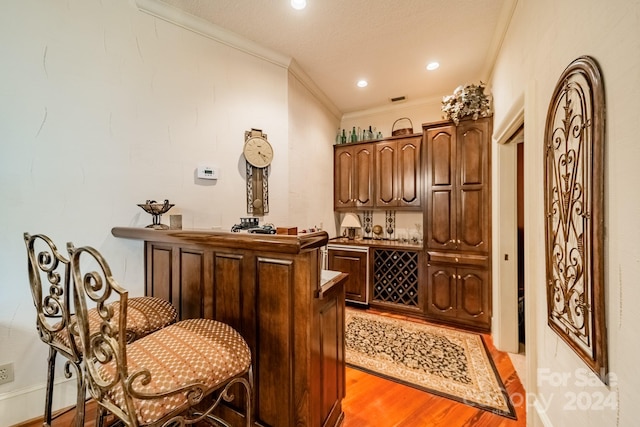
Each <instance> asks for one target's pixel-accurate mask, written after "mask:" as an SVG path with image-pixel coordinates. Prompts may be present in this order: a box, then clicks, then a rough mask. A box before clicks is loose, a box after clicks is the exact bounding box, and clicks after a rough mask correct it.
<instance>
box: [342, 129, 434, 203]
mask: <svg viewBox="0 0 640 427" xmlns="http://www.w3.org/2000/svg"><path fill="white" fill-rule="evenodd" d="M421 146H422V136H421V135H418V136H416V135H409V136H403V137H391V138H387V139H385V140H381V141H378V142H365V143H357V144H346V145H336V146H335V147H334V208H335V210H353V209H367V210H371V209H416V210H419V209H420V208H421V195H422V193H421V191H422V190H421V188H422V187H421V185H420V183H421V160H420V156H421V154H420V151H421Z"/></svg>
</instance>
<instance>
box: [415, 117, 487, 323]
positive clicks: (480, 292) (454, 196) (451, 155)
mask: <svg viewBox="0 0 640 427" xmlns="http://www.w3.org/2000/svg"><path fill="white" fill-rule="evenodd" d="M423 130H424V140H425V144H426V150H427V152H426V156H425V168H424V169H425V175H426V176H425V185H426V189H425V198H426V209H425V216H424V220H425V227H424V228H425V246H426V250H427V257H428V267H427V301H426V304H427V307H426V313H427V315H428V316H429V317H432V318H434V319H438V320H446V321H450V322H453V323H456V324H460V325H464V326H471V327H475V328H478V329H483V330H489V329H490V326H491V325H490V321H491V282H490V269H491V259H490V250H491V240H490V239H491V230H490V227H491V181H490V170H491V151H490V148H491V147H490V138H491V130H492V129H491V118H483V119H479V120H463V121H461V122H460V124H459V125H457V126H456V125H454V124H453V123H451V122H440V123H434V124H426V125H423Z"/></svg>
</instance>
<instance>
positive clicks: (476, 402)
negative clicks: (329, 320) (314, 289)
mask: <svg viewBox="0 0 640 427" xmlns="http://www.w3.org/2000/svg"><path fill="white" fill-rule="evenodd" d="M345 347H346V361H347V364H348V365H349V366H351V367H354V368H357V369H361V370H364V371H367V372H370V373H372V374H374V375H379V376H382V377H385V378H388V379H390V380H392V381H396V382H400V383H403V384H406V385H409V386H411V387H415V388H418V389H420V390H424V391H427V392H429V393H433V394H437V395H439V396H443V397H446V398H449V399H453V400H456V401H458V402H461V403H464V404H467V405H471V406H474V407H478V408H481V409H484V410H487V411H490V412H493V413H495V414H498V415H502V416H504V417H508V418H512V419H516V414H515V411H514V409H513V406H512V405H511V402H510V400H509V398H508V396H507V392H506V389H505V387H504V384H503V383H502V381H501V380H500V377H499V376H498V375H497V371H496V368H495V366H494V364H493V361H492V360H491V358H490V357H489V355H488V353H487V349H486V347H485V344H484V341H483V340H482V336H481V335H478V334H474V333H469V332H462V331H457V330H452V329H448V328H439V327H436V326H431V325H425V324H423V323H417V322H411V321H406V320H400V319H394V318H390V317H386V316H379V315H375V314H370V313H365V312H360V311H359V310H354V309H347V313H346V320H345Z"/></svg>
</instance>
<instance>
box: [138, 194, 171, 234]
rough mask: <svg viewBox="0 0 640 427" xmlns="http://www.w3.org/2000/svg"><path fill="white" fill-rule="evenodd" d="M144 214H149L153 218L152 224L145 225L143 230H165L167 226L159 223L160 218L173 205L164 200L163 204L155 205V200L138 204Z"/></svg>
mask: <svg viewBox="0 0 640 427" xmlns="http://www.w3.org/2000/svg"><path fill="white" fill-rule="evenodd" d="M138 206H140V207H141V208H142V209H143V210H144V211H145V212H147V213H150V214H151V215H152V217H153V224H149V225H147V226H146V227H145V228H153V229H154V230H167V229H168V228H169V226H168V225H165V224H161V223H160V217H162V214H163V213H166V212H167V211H168V210H169V209H171V208H172V207H173V206H174V205H173V204H172V203H169V200H167V199H165V201H164V203H157V202H156V201H155V200H147V203H144V204H138Z"/></svg>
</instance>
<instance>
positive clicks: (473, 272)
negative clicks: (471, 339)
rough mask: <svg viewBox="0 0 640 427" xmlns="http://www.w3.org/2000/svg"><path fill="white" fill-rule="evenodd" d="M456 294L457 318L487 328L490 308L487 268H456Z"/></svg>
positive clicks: (489, 319)
mask: <svg viewBox="0 0 640 427" xmlns="http://www.w3.org/2000/svg"><path fill="white" fill-rule="evenodd" d="M457 294H458V295H457V307H458V315H457V317H458V319H460V320H461V321H465V322H466V323H468V324H470V325H473V326H477V327H482V328H489V327H490V326H491V323H490V322H491V309H490V295H489V274H488V272H487V270H481V269H476V268H462V267H460V268H458V271H457Z"/></svg>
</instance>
